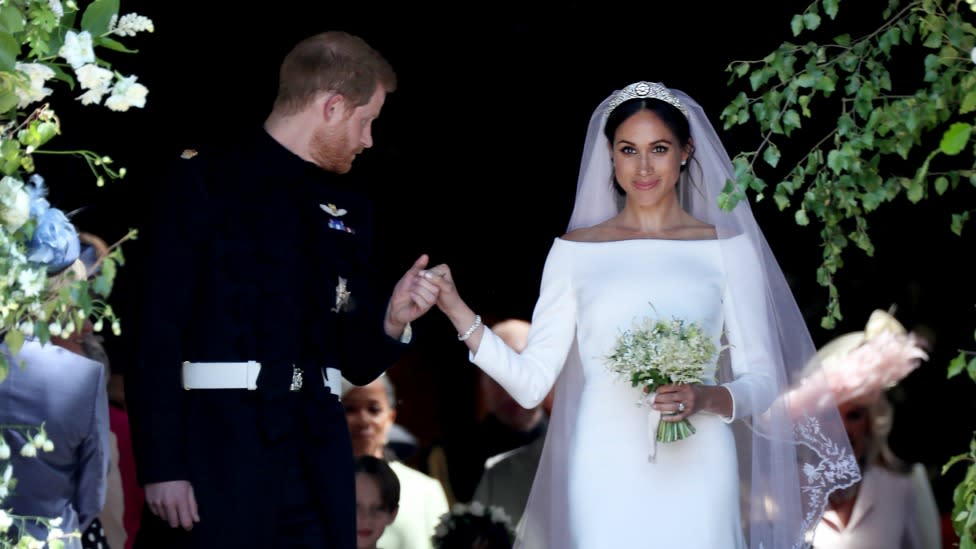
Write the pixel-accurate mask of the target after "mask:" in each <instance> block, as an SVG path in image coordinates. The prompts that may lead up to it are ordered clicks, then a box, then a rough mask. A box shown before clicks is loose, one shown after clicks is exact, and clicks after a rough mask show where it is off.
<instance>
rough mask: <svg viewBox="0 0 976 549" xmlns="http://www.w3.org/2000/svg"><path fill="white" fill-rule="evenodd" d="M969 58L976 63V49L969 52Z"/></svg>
mask: <svg viewBox="0 0 976 549" xmlns="http://www.w3.org/2000/svg"><path fill="white" fill-rule="evenodd" d="M973 11H976V10H973ZM969 58H970V59H972V60H973V63H976V48H973V49H972V51H970V52H969Z"/></svg>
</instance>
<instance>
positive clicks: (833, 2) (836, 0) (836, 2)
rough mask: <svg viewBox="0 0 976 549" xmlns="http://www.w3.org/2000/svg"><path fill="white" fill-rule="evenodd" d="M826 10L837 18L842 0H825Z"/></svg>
mask: <svg viewBox="0 0 976 549" xmlns="http://www.w3.org/2000/svg"><path fill="white" fill-rule="evenodd" d="M823 7H824V12H826V14H827V17H830V18H831V19H836V18H837V11H838V10H839V9H840V0H823Z"/></svg>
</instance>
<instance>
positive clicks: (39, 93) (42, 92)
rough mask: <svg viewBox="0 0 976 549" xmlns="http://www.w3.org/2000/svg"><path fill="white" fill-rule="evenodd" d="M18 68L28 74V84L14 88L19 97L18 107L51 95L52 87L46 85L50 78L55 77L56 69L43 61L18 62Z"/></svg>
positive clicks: (21, 107)
mask: <svg viewBox="0 0 976 549" xmlns="http://www.w3.org/2000/svg"><path fill="white" fill-rule="evenodd" d="M15 66H16V68H17V70H19V71H20V72H22V73H24V74H25V75H27V80H28V86H27V87H26V88H25V87H23V86H18V87H16V88H14V91H15V92H16V94H17V98H18V99H19V100H20V101H18V102H17V108H20V109H23V108H24V107H26V106H27V105H30V104H31V103H35V102H37V101H40V100H41V99H44V98H45V97H47V96H49V95H51V92H52V91H53V90H52V89H51V88H48V87H45V86H44V84H45V83H47V81H48V80H50V79H52V78H54V69H52V68H51V67H49V66H47V65H45V64H43V63H17V65H15Z"/></svg>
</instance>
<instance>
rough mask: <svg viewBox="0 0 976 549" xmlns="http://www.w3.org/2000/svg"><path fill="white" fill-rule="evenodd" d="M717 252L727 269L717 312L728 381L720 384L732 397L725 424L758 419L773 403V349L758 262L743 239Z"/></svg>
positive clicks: (733, 241) (755, 254) (774, 390)
mask: <svg viewBox="0 0 976 549" xmlns="http://www.w3.org/2000/svg"><path fill="white" fill-rule="evenodd" d="M723 246H727V248H724V249H723V250H722V254H723V259H724V260H725V261H726V262H734V263H735V265H734V266H727V268H726V273H727V277H728V280H727V283H726V289H725V298H724V299H723V312H724V316H725V322H726V329H727V337H728V341H729V345H730V348H729V352H730V355H731V362H732V374H733V377H734V379H733V380H732V381H730V382H728V383H725V384H723V387H725V388H726V389H728V391H729V394H730V395H731V398H732V411H731V414H730V415H729V416H728V417H726V420H727V421H732V420H735V419H739V418H743V417H748V416H751V415H754V414H761V413H762V412H764V411H765V410H766V409H767V408H769V406H770V404H771V403H772V402H773V400H774V399H775V398H776V392H777V389H776V375H775V368H774V367H773V366H774V364H775V361H776V360H778V358H777V357H778V356H779V353H778V350H777V349H776V348H775V346H774V344H773V341H772V340H771V339H770V337H769V335H770V334H771V333H773V332H772V330H771V328H770V327H769V324H770V322H772V320H771V319H770V318H769V315H768V304H767V302H766V278H765V276H764V275H763V272H762V270H761V269H760V268H759V266H760V265H762V263H761V262H760V260H759V257H758V254H757V253H756V250H755V249H754V248H753V246H752V244H751V243H750V242H749V241H748V240H746V239H741V240H739V239H728V240H726V241H724V243H723Z"/></svg>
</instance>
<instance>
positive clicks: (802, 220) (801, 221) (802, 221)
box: [793, 208, 810, 227]
mask: <svg viewBox="0 0 976 549" xmlns="http://www.w3.org/2000/svg"><path fill="white" fill-rule="evenodd" d="M793 219H794V220H795V221H796V224H797V225H799V226H801V227H806V226H807V225H809V224H810V218H808V217H807V211H806V210H804V209H803V208H800V209H799V210H797V211H796V213H795V214H794V215H793Z"/></svg>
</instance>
